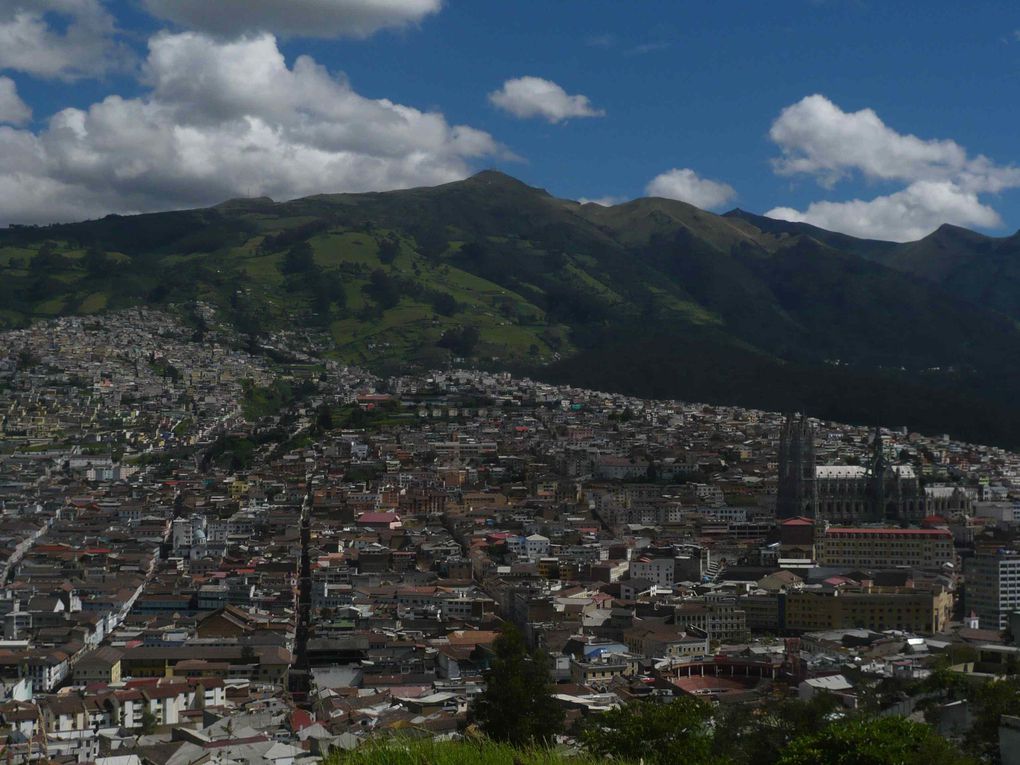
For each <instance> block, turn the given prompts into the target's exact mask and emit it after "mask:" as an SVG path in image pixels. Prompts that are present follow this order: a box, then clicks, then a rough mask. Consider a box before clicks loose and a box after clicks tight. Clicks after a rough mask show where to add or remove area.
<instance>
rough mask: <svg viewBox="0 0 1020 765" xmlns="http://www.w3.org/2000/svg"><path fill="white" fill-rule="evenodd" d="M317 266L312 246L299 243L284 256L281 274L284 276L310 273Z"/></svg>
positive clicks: (306, 243)
mask: <svg viewBox="0 0 1020 765" xmlns="http://www.w3.org/2000/svg"><path fill="white" fill-rule="evenodd" d="M314 266H315V255H314V253H313V252H312V245H310V244H309V243H308V242H298V243H297V244H295V245H294V246H293V247H291V248H290V249H289V250H287V254H286V255H284V256H283V262H282V263H281V264H280V272H281V273H284V274H301V273H304V272H305V271H310V270H312V268H313V267H314Z"/></svg>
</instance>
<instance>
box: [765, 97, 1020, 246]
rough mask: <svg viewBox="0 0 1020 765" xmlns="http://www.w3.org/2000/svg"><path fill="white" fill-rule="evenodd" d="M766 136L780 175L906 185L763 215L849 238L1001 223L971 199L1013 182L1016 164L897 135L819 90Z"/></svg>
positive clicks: (900, 236) (906, 236)
mask: <svg viewBox="0 0 1020 765" xmlns="http://www.w3.org/2000/svg"><path fill="white" fill-rule="evenodd" d="M769 137H770V138H771V139H772V141H773V142H774V143H775V144H776V145H777V146H778V147H779V148H780V150H781V152H782V154H781V156H780V157H778V158H777V159H775V160H774V162H773V167H774V169H775V171H776V172H777V173H779V174H780V175H797V174H804V175H810V176H812V177H814V178H815V179H816V180H818V181H819V183H821V184H822V185H823V186H826V187H829V188H832V187H833V186H835V185H836V184H837V183H838V182H839V181H841V180H843V179H846V178H848V177H852V176H855V175H858V176H860V177H863V178H864V179H866V180H869V181H876V182H886V183H904V184H906V186H905V187H904V188H903V189H902V190H900V191H896V192H893V193H890V194H886V195H882V196H878V197H876V198H874V199H871V200H861V199H853V200H849V201H846V202H832V201H821V202H813V203H811V204H810V205H809V206H808V207H807V209H805V210H803V211H800V210H795V209H792V208H789V207H777V208H775V209H773V210H771V211H769V212H768V213H766V214H767V215H769V216H770V217H774V218H782V219H784V220H794V221H805V222H808V223H812V224H814V225H817V226H821V227H823V228H829V229H834V230H836V231H842V232H843V233H847V234H853V235H855V236H864V237H871V238H884V239H892V240H895V241H909V240H911V239H916V238H919V237H922V236H924V235H926V234H928V233H930V232H931V231H932V230H933V229H935V228H937V227H938V226H939V225H940V224H942V223H954V224H957V225H961V226H982V227H994V226H999V225H1002V221H1001V219H1000V218H999V216H998V214H997V213H996V212H995V210H994V209H992V208H991V207H989V206H988V205H987V204H984V203H983V202H981V200H980V199H979V195H980V194H984V193H997V192H1000V191H1003V190H1004V189H1008V188H1015V187H1018V186H1020V168H1018V167H1016V166H1013V165H999V164H996V163H995V162H993V161H992V160H990V159H989V158H988V157H985V156H983V155H980V154H978V155H974V156H972V155H970V154H969V153H968V152H967V150H966V149H965V148H964V147H963V146H961V145H960V144H958V143H957V142H956V141H953V140H951V139H926V138H919V137H917V136H915V135H911V134H903V133H899V132H897V131H896V130H894V129H892V128H890V127H889V126H888V125H886V124H885V123H884V122H883V121H882V120H881V118H880V117H879V116H878V115H877V114H876V113H875V111H874V110H872V109H861V110H860V111H856V112H845V111H843V110H842V109H840V108H839V106H837V105H836V104H834V103H833V102H832V101H830V100H829V99H827V98H826V97H825V96H822V95H817V94H816V95H812V96H807V97H806V98H804V99H802V100H800V101H798V102H797V103H796V104H793V105H791V106H788V107H786V108H785V109H783V111H782V112H781V113H780V115H779V117H777V118H776V120H775V122H774V123H773V124H772V128H771V129H770V131H769Z"/></svg>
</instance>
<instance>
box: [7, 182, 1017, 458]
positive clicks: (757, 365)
mask: <svg viewBox="0 0 1020 765" xmlns="http://www.w3.org/2000/svg"><path fill="white" fill-rule="evenodd" d="M937 233H938V232H937ZM950 233H952V232H950ZM966 233H967V234H970V233H971V232H966ZM934 236H935V235H933V237H934ZM972 237H976V239H972V238H968V237H965V236H960V237H957V238H958V239H961V240H962V241H963V244H962V245H957V244H955V243H954V242H955V240H952V241H950V237H946V236H943V237H942V238H941V239H939V240H938V241H937V242H936V244H939V246H941V247H942V249H943V250H945V252H943V253H941V254H940V255H939V257H938V263H939V264H940V265H939V267H938V268H935V267H934V266H932V264H931V263H929V261H928V260H926V258H928V255H927V254H926V253H929V252H931V251H933V249H934V248H935V245H933V244H932V243H930V242H928V241H927V240H922V242H918V243H914V245H895V244H891V243H887V242H872V241H866V240H857V239H853V238H851V237H846V236H844V235H841V234H834V233H832V232H826V231H823V230H821V229H816V228H813V227H810V226H805V225H804V224H789V223H784V222H782V221H771V220H769V219H766V218H760V217H758V216H753V215H750V214H747V213H742V212H739V211H735V212H734V213H730V214H728V215H726V216H718V215H713V214H712V213H708V212H705V211H702V210H698V209H697V208H694V207H692V206H690V205H687V204H684V203H682V202H675V201H671V200H665V199H640V200H635V201H633V202H629V203H626V204H622V205H618V206H615V207H608V208H607V207H600V206H598V205H591V204H588V205H580V204H578V203H576V202H571V201H568V200H560V199H556V198H554V197H552V196H550V195H549V194H547V193H546V192H544V191H542V190H540V189H534V188H531V187H528V186H526V185H525V184H523V183H521V182H519V181H517V180H514V179H513V178H510V177H508V176H505V175H502V174H500V173H496V172H484V173H480V174H478V175H476V176H474V177H472V178H469V179H467V180H465V181H461V182H457V183H451V184H446V185H444V186H438V187H435V188H422V189H410V190H406V191H396V192H387V193H371V194H339V195H321V196H316V197H309V198H306V199H299V200H294V201H291V202H284V203H275V202H273V201H272V200H268V199H249V200H232V201H230V202H227V203H224V204H222V205H219V206H217V207H215V208H210V209H207V210H192V211H182V212H174V213H161V214H151V215H140V216H130V217H121V216H109V217H107V218H104V219H101V220H97V221H88V222H84V223H78V224H71V225H57V226H48V227H42V228H24V227H16V228H11V229H8V230H6V231H0V323H3V324H5V325H7V326H17V325H20V324H23V323H25V322H26V321H30V320H32V319H33V318H36V317H43V316H54V315H62V314H70V313H81V314H91V313H96V312H99V311H102V310H107V309H112V308H117V307H120V306H126V305H131V304H134V303H139V302H149V303H173V304H182V305H186V304H188V303H190V302H191V301H194V300H197V299H200V300H203V301H206V302H209V303H211V304H213V305H214V306H216V307H217V308H218V310H219V311H220V312H221V313H222V314H223V315H224V316H226V317H229V318H230V319H231V320H232V321H233V322H234V323H235V324H236V326H237V327H238V328H239V329H240V330H241V331H242V332H244V333H246V334H249V335H251V336H253V337H254V336H258V335H260V334H266V333H269V332H272V331H273V330H275V329H279V328H285V327H295V326H296V327H316V328H319V329H320V330H321V331H322V332H323V333H328V335H329V336H330V337H331V338H332V346H331V348H330V350H329V353H330V354H332V355H333V356H334V357H336V358H339V359H341V360H344V361H347V362H352V363H358V364H366V365H369V366H374V367H376V368H379V369H382V370H394V369H400V368H406V367H408V366H433V365H439V364H445V363H449V362H450V361H451V360H456V359H463V360H465V361H467V362H470V363H473V364H483V365H490V366H499V367H512V368H517V369H524V370H527V371H530V372H531V373H533V374H536V375H539V376H544V377H548V378H550V379H557V380H565V381H570V382H574V383H578V384H584V385H590V386H593V387H603V388H613V389H616V390H622V391H630V392H636V393H643V394H646V395H658V396H675V397H687V398H697V399H699V400H710V401H718V402H726V401H729V402H733V403H742V404H749V405H763V406H782V407H783V408H801V409H807V410H808V411H812V412H816V413H819V414H824V415H825V416H831V417H834V418H842V419H852V420H860V421H874V420H876V419H882V420H883V421H886V422H902V423H906V424H908V425H910V426H911V427H914V428H917V429H923V430H928V431H931V430H948V431H952V432H954V433H956V434H958V435H961V436H963V437H973V438H975V439H980V440H991V441H997V442H1002V443H1014V442H1015V441H1020V427H1013V426H1014V425H1015V424H1018V423H1017V416H1018V414H1020V406H1018V405H1017V404H1016V403H1015V400H1014V399H1015V398H1016V397H1015V385H1014V384H1013V383H1012V380H1015V379H1017V377H1016V372H1017V371H1020V370H1017V367H1018V366H1020V332H1018V330H1017V323H1016V319H1017V318H1020V312H1014V311H1013V310H1012V308H1010V303H1009V295H1008V294H1007V293H1008V290H1007V289H1002V290H1000V293H997V297H996V299H995V300H994V301H991V302H990V303H987V304H986V303H983V302H982V301H981V300H978V299H977V298H976V297H975V295H976V294H977V293H979V292H980V291H981V289H982V288H981V287H980V279H979V278H978V276H977V275H974V276H973V278H972V279H971V283H972V284H973V287H968V289H970V290H971V292H973V293H974V294H971V292H968V291H966V290H961V289H960V286H959V285H960V284H961V283H964V282H966V279H965V276H966V275H965V274H963V273H961V269H963V270H966V268H968V267H970V268H973V269H974V270H978V271H980V270H981V269H982V268H983V267H984V263H985V262H986V261H987V262H989V263H991V262H994V263H995V264H997V265H996V268H998V269H999V270H998V273H999V274H1000V278H1003V279H1006V280H1007V281H1008V279H1011V278H1013V276H1012V274H1013V272H1014V271H1015V269H1016V265H1015V264H1016V261H1017V259H1016V258H1014V257H1012V255H1011V252H1013V251H1012V250H1010V249H1009V248H1008V247H1006V246H1005V245H1004V244H1002V242H1008V241H1009V240H992V241H993V242H999V245H997V247H998V249H995V252H994V253H993V255H994V257H993V255H988V254H985V253H982V252H981V251H980V246H979V245H981V242H982V241H984V240H986V239H987V238H985V237H980V236H979V235H976V234H973V235H972ZM929 239H931V237H929ZM943 240H945V241H943ZM911 246H913V247H915V249H914V250H910V249H909V248H910V247H911ZM961 248H965V249H967V252H968V253H970V254H969V255H967V256H966V258H965V257H963V256H960V255H959V254H958V250H960V249H961ZM967 258H969V260H968V259H967ZM981 258H984V260H980V262H979V259H981ZM957 261H959V263H958V262H957ZM975 263H977V264H978V266H980V268H975ZM968 264H969V265H968ZM928 267H930V268H931V273H921V271H922V270H923V269H925V268H928ZM1018 295H1020V292H1018ZM989 305H990V306H991V308H989V307H988V306H989Z"/></svg>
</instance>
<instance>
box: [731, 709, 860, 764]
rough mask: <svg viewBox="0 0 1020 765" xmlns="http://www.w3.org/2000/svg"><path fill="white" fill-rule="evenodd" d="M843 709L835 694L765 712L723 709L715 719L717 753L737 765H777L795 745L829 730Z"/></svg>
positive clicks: (765, 710) (762, 710)
mask: <svg viewBox="0 0 1020 765" xmlns="http://www.w3.org/2000/svg"><path fill="white" fill-rule="evenodd" d="M840 708H841V704H840V701H839V699H838V698H837V697H836V696H835V695H833V694H831V693H820V694H818V695H816V696H815V697H814V698H812V699H810V700H808V701H801V700H799V699H787V700H784V701H780V702H778V703H776V704H770V705H769V706H768V707H766V708H764V709H761V710H753V709H752V708H750V707H748V706H745V705H743V704H732V705H727V706H724V707H721V708H720V711H719V712H718V713H717V715H716V718H715V751H716V753H717V754H719V755H721V756H723V757H725V758H726V759H728V760H729V761H732V762H734V763H736V764H737V765H773V764H774V763H775V762H776V761H777V760H778V759H779V757H780V755H781V754H782V753H783V750H784V749H785V748H786V747H787V746H788V745H789V743H790V742H791V741H793V740H794V739H795V738H797V737H798V736H804V735H807V734H810V733H813V732H815V731H817V730H820V729H821V728H823V727H825V725H827V724H828V723H829V720H830V719H831V717H832V715H833V714H834V713H835V712H836V710H838V709H840Z"/></svg>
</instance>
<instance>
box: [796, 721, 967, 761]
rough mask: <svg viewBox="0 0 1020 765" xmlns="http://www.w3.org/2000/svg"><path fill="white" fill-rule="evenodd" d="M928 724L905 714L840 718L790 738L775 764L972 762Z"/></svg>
mask: <svg viewBox="0 0 1020 765" xmlns="http://www.w3.org/2000/svg"><path fill="white" fill-rule="evenodd" d="M974 762H975V761H974V760H972V759H970V758H969V757H967V756H966V755H964V754H963V753H962V752H960V751H959V750H958V749H957V748H956V747H954V746H953V745H952V744H951V743H949V742H948V741H947V740H946V739H944V738H942V737H941V736H939V735H938V734H937V733H936V732H935V731H934V730H933V729H932V728H931V727H929V726H928V725H925V724H923V723H915V722H911V721H910V720H907V719H906V718H905V717H895V716H893V717H879V718H865V719H854V720H849V721H840V722H835V723H831V724H830V725H827V726H826V727H825V728H823V729H822V730H820V731H818V732H816V733H811V734H808V735H806V736H800V737H799V738H797V739H794V741H792V742H791V743H790V745H789V746H788V747H786V749H785V750H784V751H783V753H782V755H781V756H780V758H779V765H972V764H973V763H974Z"/></svg>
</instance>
